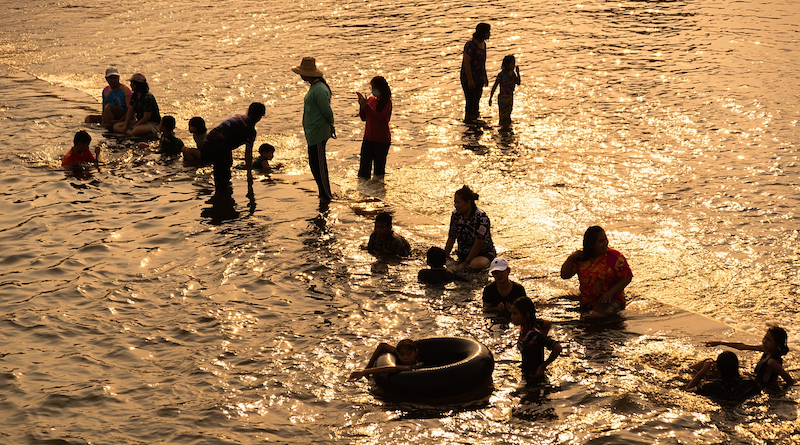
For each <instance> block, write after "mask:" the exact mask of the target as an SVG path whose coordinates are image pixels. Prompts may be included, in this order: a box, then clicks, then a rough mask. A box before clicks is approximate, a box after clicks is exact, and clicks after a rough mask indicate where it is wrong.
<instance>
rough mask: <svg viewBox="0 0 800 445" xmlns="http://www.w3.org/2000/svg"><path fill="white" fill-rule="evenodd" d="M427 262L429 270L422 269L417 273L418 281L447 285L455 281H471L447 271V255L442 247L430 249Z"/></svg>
mask: <svg viewBox="0 0 800 445" xmlns="http://www.w3.org/2000/svg"><path fill="white" fill-rule="evenodd" d="M427 261H428V266H430V268H429V269H422V270H420V271H419V272H418V273H417V280H419V281H420V282H421V283H425V284H447V283H452V282H453V281H469V280H468V279H467V277H465V276H463V275H459V274H457V273H455V272H451V271H449V270H447V269H446V268H445V267H444V265H445V263H446V262H447V253H445V251H444V249H442V248H441V247H435V246H434V247H431V248H430V249H428V253H427Z"/></svg>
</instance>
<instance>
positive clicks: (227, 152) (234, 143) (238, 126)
mask: <svg viewBox="0 0 800 445" xmlns="http://www.w3.org/2000/svg"><path fill="white" fill-rule="evenodd" d="M266 111H267V109H266V107H265V106H264V104H262V103H261V102H253V103H251V104H250V106H249V107H248V108H247V114H235V115H233V116H231V117H229V118H228V119H225V120H224V121H223V122H222V123H221V124H219V125H217V126H216V127H214V129H213V130H211V131H210V132H209V133H208V137H206V141H205V143H204V144H203V148H202V149H201V150H200V151H201V153H202V158H203V161H204V162H210V163H212V164H213V165H214V196H213V197H212V200H214V201H219V202H226V201H229V200H230V199H231V195H232V194H233V188H232V185H231V167H232V166H233V150H235V149H236V148H238V147H240V146H241V145H244V163H245V164H246V168H247V179H248V181H252V179H253V143H254V142H255V140H256V124H257V123H258V122H259V121H260V120H261V118H262V117H264V114H265V113H266Z"/></svg>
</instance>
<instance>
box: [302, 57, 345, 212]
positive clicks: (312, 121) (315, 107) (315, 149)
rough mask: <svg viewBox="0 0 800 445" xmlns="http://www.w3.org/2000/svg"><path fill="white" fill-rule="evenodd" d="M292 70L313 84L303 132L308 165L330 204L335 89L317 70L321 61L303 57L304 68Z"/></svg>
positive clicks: (334, 134) (308, 98) (308, 95)
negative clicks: (329, 145)
mask: <svg viewBox="0 0 800 445" xmlns="http://www.w3.org/2000/svg"><path fill="white" fill-rule="evenodd" d="M292 71H294V72H295V73H297V74H299V75H300V78H302V79H303V80H305V81H306V82H308V83H309V84H310V85H311V86H310V87H309V88H308V93H306V97H305V99H303V131H305V134H306V143H307V144H308V165H309V167H311V173H312V174H313V175H314V180H315V181H316V182H317V188H318V189H319V197H320V199H322V200H326V201H330V200H331V199H332V198H333V194H332V193H331V183H330V181H329V180H328V160H327V158H326V157H325V145H326V144H327V143H328V139H330V138H334V139H336V129H335V128H334V127H333V110H332V109H331V88H330V87H329V86H328V83H327V82H325V79H323V78H322V76H323V73H322V71H320V70H319V69H318V68H317V61H316V60H315V59H314V58H313V57H303V60H302V62H300V65H299V66H296V67H294V68H292Z"/></svg>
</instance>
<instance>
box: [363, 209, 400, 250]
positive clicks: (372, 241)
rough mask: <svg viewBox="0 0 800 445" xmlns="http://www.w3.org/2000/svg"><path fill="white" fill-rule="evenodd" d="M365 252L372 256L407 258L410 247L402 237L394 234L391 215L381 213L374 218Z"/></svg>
mask: <svg viewBox="0 0 800 445" xmlns="http://www.w3.org/2000/svg"><path fill="white" fill-rule="evenodd" d="M367 250H368V251H369V253H371V254H373V255H397V256H408V255H409V254H410V253H411V245H410V244H408V241H406V239H405V238H403V236H402V235H398V234H396V233H394V229H393V228H392V214H391V213H386V212H381V213H378V215H377V216H376V217H375V230H374V231H373V232H372V234H371V235H370V236H369V242H368V243H367Z"/></svg>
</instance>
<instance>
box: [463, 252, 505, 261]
mask: <svg viewBox="0 0 800 445" xmlns="http://www.w3.org/2000/svg"><path fill="white" fill-rule="evenodd" d="M456 255H457V256H458V262H459V263H463V262H464V261H466V260H467V257H468V256H469V254H461V253H456ZM478 256H482V257H485V258H487V259H488V260H489V262H490V263H491V262H492V260H493V259H495V257H497V254H495V253H490V252H481V253H479V254H478ZM476 258H477V257H476Z"/></svg>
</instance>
